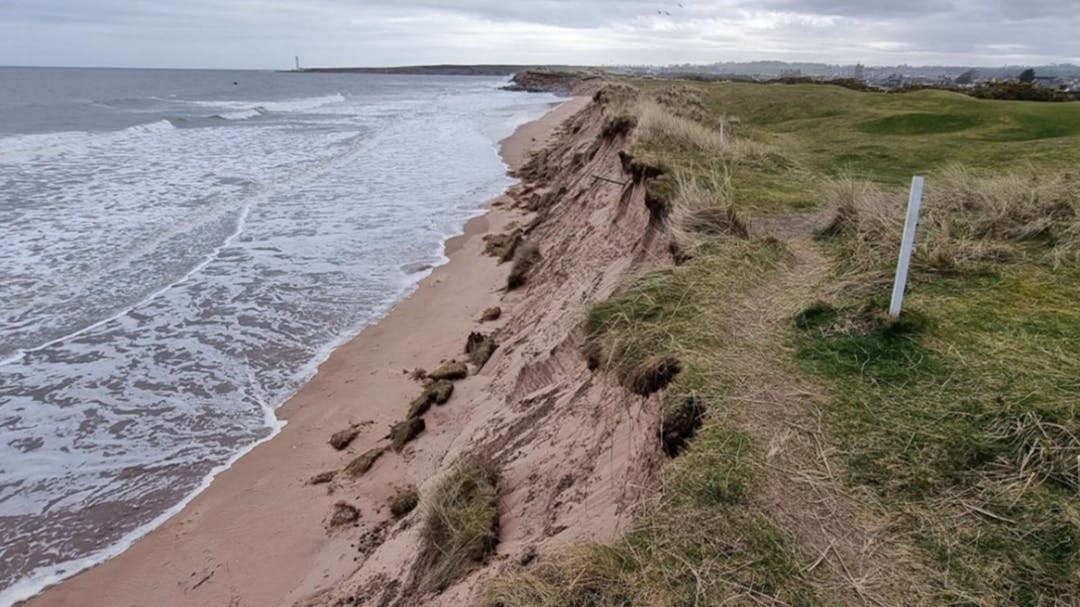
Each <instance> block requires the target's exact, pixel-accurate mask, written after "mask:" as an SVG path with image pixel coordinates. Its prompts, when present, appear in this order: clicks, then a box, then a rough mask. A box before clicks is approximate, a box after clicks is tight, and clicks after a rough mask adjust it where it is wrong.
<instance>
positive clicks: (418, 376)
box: [409, 367, 427, 381]
mask: <svg viewBox="0 0 1080 607" xmlns="http://www.w3.org/2000/svg"><path fill="white" fill-rule="evenodd" d="M409 377H410V378H411V379H412V380H413V381H424V380H425V379H427V370H426V369H424V368H423V367H417V368H415V369H413V370H412V371H411V372H410V373H409Z"/></svg>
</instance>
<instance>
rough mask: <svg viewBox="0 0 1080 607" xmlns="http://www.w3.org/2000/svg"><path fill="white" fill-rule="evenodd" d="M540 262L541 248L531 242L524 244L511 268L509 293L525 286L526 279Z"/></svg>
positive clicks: (515, 255)
mask: <svg viewBox="0 0 1080 607" xmlns="http://www.w3.org/2000/svg"><path fill="white" fill-rule="evenodd" d="M539 261H540V247H538V246H536V245H535V244H533V243H531V242H525V243H522V244H521V246H520V247H518V250H517V252H516V253H514V265H513V266H511V267H510V276H508V277H507V278H506V288H507V290H509V291H513V290H514V289H517V288H520V287H522V286H524V285H525V277H526V275H527V274H528V273H529V270H532V268H533V266H535V265H536V264H537V263H539Z"/></svg>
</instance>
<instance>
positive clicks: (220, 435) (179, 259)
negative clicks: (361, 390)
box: [0, 79, 553, 605]
mask: <svg viewBox="0 0 1080 607" xmlns="http://www.w3.org/2000/svg"><path fill="white" fill-rule="evenodd" d="M497 84H498V83H497V82H494V81H487V80H484V81H477V80H471V79H463V80H462V81H460V83H459V82H455V83H453V84H446V85H444V86H443V85H441V86H440V87H434V88H433V87H431V86H430V85H429V86H424V87H420V86H417V87H416V89H415V90H413V89H410V88H409V87H408V86H400V85H398V86H396V87H395V88H394V90H393V91H392V93H387V94H385V95H379V94H364V95H357V96H347V95H344V94H341V93H334V94H328V95H319V96H316V97H309V98H303V99H283V100H271V99H251V100H231V101H215V100H203V101H199V100H195V101H187V102H184V103H186V104H187V105H186V107H187V110H186V114H185V115H187V116H195V117H197V116H205V115H206V111H207V110H208V109H210V110H217V111H218V112H219V115H220V116H221V117H222V118H228V117H229V116H233V118H231V119H227V120H219V121H217V124H216V125H203V126H200V127H199V128H181V129H178V128H175V127H174V126H173V124H172V123H171V122H170V121H168V120H159V121H154V122H150V123H147V124H140V125H137V126H134V127H130V128H125V129H120V130H114V131H107V132H96V133H95V132H63V133H46V134H33V135H15V136H8V137H0V186H2V189H0V236H2V238H0V276H3V277H4V280H3V282H4V290H3V293H2V295H0V359H2V360H0V536H2V537H3V538H4V542H5V550H4V552H3V554H0V588H2V589H3V590H0V605H6V604H10V603H13V602H14V601H17V600H20V599H22V598H25V597H26V596H29V595H31V594H33V593H35V592H37V591H39V590H40V589H41V588H42V587H44V586H45V585H47V584H50V583H54V582H56V581H57V580H59V579H63V578H64V577H66V576H69V575H72V574H73V573H75V572H77V571H79V570H81V569H84V568H86V567H87V566H90V565H92V564H94V563H97V562H100V561H101V560H103V559H106V558H110V557H111V556H114V555H115V554H118V553H119V552H120V551H122V550H123V549H124V548H125V547H126V546H128V545H130V543H131V542H133V541H135V539H137V538H138V537H141V536H142V535H143V534H145V533H146V532H147V531H148V530H150V529H152V528H154V527H155V526H157V525H159V524H160V523H161V522H163V521H164V520H165V519H166V518H168V516H170V515H171V514H173V513H175V512H176V511H177V510H178V509H179V508H180V507H182V505H183V504H184V503H186V501H187V500H190V499H191V497H192V496H193V495H195V493H197V492H198V491H199V490H201V489H202V488H205V487H206V486H207V484H208V483H209V480H210V478H212V476H213V475H214V474H216V473H217V472H219V471H221V470H223V469H224V468H225V467H227V466H228V464H229V463H231V462H232V461H234V460H235V459H236V458H237V457H239V455H240V454H242V453H244V452H246V451H247V450H249V449H251V448H252V447H253V446H254V445H256V444H258V443H259V442H260V441H263V440H266V439H268V438H269V437H271V436H273V434H275V433H276V432H277V431H278V430H279V428H280V424H279V422H278V421H277V420H276V419H275V417H274V415H273V409H274V408H276V407H277V406H278V405H280V404H281V403H282V402H284V400H286V399H287V398H288V397H289V396H291V395H292V394H293V393H295V391H296V390H297V389H298V388H299V386H300V385H302V383H303V382H305V381H306V380H307V379H309V378H310V377H311V376H312V375H313V374H314V372H315V370H316V369H317V367H318V365H319V364H320V363H321V362H322V361H324V360H325V359H326V357H327V356H329V354H330V353H331V352H332V351H333V349H334V348H336V347H337V346H339V345H340V344H341V343H343V342H344V341H345V340H347V339H348V338H350V337H351V336H353V335H355V334H356V333H357V332H359V331H360V330H361V329H362V328H363V327H364V326H366V325H367V324H370V323H371V322H372V321H373V320H374V319H376V318H378V317H379V316H381V315H382V314H384V313H385V312H386V311H387V310H388V309H389V308H390V307H391V306H392V305H393V304H394V303H395V302H397V301H398V300H400V298H402V297H403V296H405V295H406V294H407V293H408V292H409V291H411V290H412V289H413V288H414V286H415V284H416V283H417V282H418V281H419V280H420V279H421V278H422V277H423V276H424V275H425V274H424V273H410V272H408V270H407V269H406V268H408V267H417V266H420V265H437V264H439V263H442V262H443V261H445V258H444V257H443V253H442V246H443V242H444V241H445V239H446V238H447V237H449V236H451V235H453V234H456V233H459V232H460V230H461V228H462V226H463V225H464V223H465V221H467V220H468V219H469V218H470V217H472V216H474V215H476V214H477V213H478V212H479V211H480V209H481V205H482V203H483V202H484V201H485V200H487V199H489V198H491V197H492V196H494V195H496V194H498V193H499V192H500V191H502V190H503V189H505V187H506V186H508V185H509V184H510V183H511V182H510V180H509V179H508V178H507V177H506V176H505V167H504V166H503V164H502V162H501V160H500V159H499V157H498V153H497V147H496V145H495V143H496V141H497V140H498V139H499V138H502V137H504V136H506V135H508V134H509V133H510V131H511V130H512V128H513V127H514V126H516V125H517V124H520V123H521V122H524V121H525V120H528V119H531V118H535V117H537V116H538V115H539V114H540V113H542V112H543V111H545V110H546V109H547V108H548V107H549V104H550V103H551V102H552V101H553V99H550V98H547V99H546V98H542V97H535V96H534V97H529V96H526V95H524V94H517V93H504V92H498V91H497V90H496V86H497ZM150 102H153V100H150ZM148 103H149V102H148ZM162 103H164V102H162ZM175 103H178V102H175V101H173V100H169V102H168V104H169V107H168V108H167V109H166V110H163V111H164V112H172V111H173V110H174V109H175V108H174V107H173V106H174V104H175ZM131 105H139V104H137V103H132V104H131ZM256 108H258V109H256ZM223 112H224V113H223ZM251 112H255V113H256V114H258V115H259V117H260V118H259V119H258V120H254V119H255V118H256V116H255V115H254V114H251Z"/></svg>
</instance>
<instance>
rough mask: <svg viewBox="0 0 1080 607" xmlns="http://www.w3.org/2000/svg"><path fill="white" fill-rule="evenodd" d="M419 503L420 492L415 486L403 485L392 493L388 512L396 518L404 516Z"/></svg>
mask: <svg viewBox="0 0 1080 607" xmlns="http://www.w3.org/2000/svg"><path fill="white" fill-rule="evenodd" d="M419 504H420V493H419V492H417V490H416V487H405V488H404V489H400V490H398V492H397V493H396V494H394V498H393V499H392V500H391V501H390V514H391V515H392V516H393V517H394V518H396V519H400V518H405V517H406V516H408V514H409V513H410V512H412V511H413V510H415V509H416V506H417V505H419Z"/></svg>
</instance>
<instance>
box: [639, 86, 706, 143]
mask: <svg viewBox="0 0 1080 607" xmlns="http://www.w3.org/2000/svg"><path fill="white" fill-rule="evenodd" d="M634 113H635V114H636V115H637V117H638V118H637V141H638V142H641V143H643V144H645V145H658V146H670V145H678V146H689V147H691V148H696V149H698V150H701V151H705V152H720V151H721V150H722V149H723V148H724V147H725V144H726V143H727V142H726V141H725V138H724V136H723V135H721V133H720V131H717V130H716V129H713V128H712V127H709V126H706V125H704V124H702V123H700V122H698V121H696V120H693V119H691V118H687V117H685V116H680V115H678V114H676V113H674V112H673V111H672V110H671V109H670V108H667V107H664V106H663V105H661V104H659V103H657V102H656V101H653V100H651V99H646V100H642V101H640V102H638V104H637V105H636V106H635V107H634Z"/></svg>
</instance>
